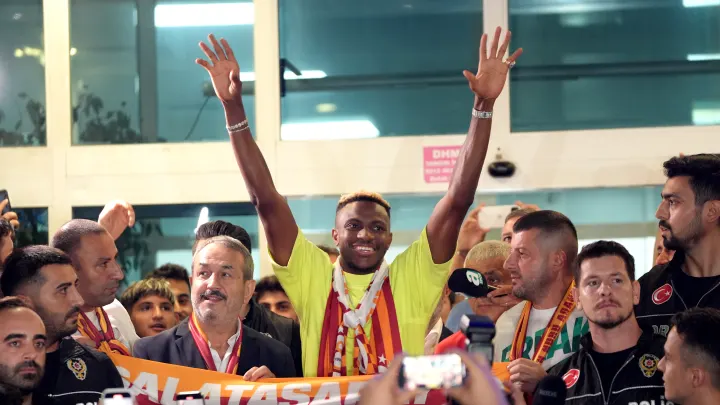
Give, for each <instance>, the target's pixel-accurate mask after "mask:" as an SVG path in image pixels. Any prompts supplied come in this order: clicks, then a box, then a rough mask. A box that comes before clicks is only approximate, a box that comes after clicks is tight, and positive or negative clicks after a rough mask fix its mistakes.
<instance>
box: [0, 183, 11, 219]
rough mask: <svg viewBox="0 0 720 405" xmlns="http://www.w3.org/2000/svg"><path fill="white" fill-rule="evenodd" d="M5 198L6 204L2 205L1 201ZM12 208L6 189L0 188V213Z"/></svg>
mask: <svg viewBox="0 0 720 405" xmlns="http://www.w3.org/2000/svg"><path fill="white" fill-rule="evenodd" d="M5 200H7V204H5V205H2V204H3V202H4V201H5ZM10 210H12V206H11V205H10V194H8V191H7V190H5V189H2V190H0V215H5V214H7V213H8V212H10Z"/></svg>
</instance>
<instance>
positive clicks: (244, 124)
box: [226, 118, 250, 132]
mask: <svg viewBox="0 0 720 405" xmlns="http://www.w3.org/2000/svg"><path fill="white" fill-rule="evenodd" d="M226 128H227V130H228V132H241V131H244V130H246V129H248V128H250V124H248V120H247V118H246V119H244V120H242V121H241V122H240V123H237V124H234V125H229V126H227V127H226Z"/></svg>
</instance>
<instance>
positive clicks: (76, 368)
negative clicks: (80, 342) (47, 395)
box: [66, 358, 87, 381]
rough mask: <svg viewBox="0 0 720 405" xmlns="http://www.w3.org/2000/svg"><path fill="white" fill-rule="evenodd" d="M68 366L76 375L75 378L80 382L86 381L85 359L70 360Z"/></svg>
mask: <svg viewBox="0 0 720 405" xmlns="http://www.w3.org/2000/svg"><path fill="white" fill-rule="evenodd" d="M66 364H67V368H68V369H70V371H72V373H73V374H75V378H77V379H78V380H80V381H84V380H85V377H87V365H86V364H85V361H84V360H83V359H79V358H73V359H68V361H67V362H66Z"/></svg>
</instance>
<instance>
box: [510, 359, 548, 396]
mask: <svg viewBox="0 0 720 405" xmlns="http://www.w3.org/2000/svg"><path fill="white" fill-rule="evenodd" d="M508 371H509V372H510V382H511V383H513V384H515V385H517V386H518V387H519V388H520V390H521V391H522V392H527V393H531V392H534V391H535V388H537V385H538V383H539V382H540V380H542V379H543V377H545V376H546V375H547V373H546V372H545V369H544V368H543V367H542V365H541V364H539V363H536V362H534V361H532V360H530V359H517V360H513V361H511V362H510V364H509V365H508Z"/></svg>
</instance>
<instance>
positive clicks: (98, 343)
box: [77, 307, 130, 356]
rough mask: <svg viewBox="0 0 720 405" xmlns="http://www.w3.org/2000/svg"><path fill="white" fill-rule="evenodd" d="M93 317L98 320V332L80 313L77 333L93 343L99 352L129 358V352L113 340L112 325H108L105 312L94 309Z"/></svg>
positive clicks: (83, 314)
mask: <svg viewBox="0 0 720 405" xmlns="http://www.w3.org/2000/svg"><path fill="white" fill-rule="evenodd" d="M95 315H96V316H97V318H98V323H99V324H100V330H98V329H97V328H96V327H95V325H94V324H93V323H92V321H91V320H90V318H88V317H87V315H85V313H83V312H80V315H79V316H78V321H77V325H78V332H80V334H81V335H83V336H85V337H87V338H89V339H90V340H92V341H93V342H95V348H96V349H98V350H100V351H101V352H105V353H107V354H110V353H117V354H122V355H123V356H130V350H128V348H127V347H125V345H124V344H122V343H121V342H120V341H119V340H117V339H116V338H115V331H114V330H113V328H112V324H110V318H108V314H107V312H105V310H104V309H102V308H101V307H98V308H95Z"/></svg>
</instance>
